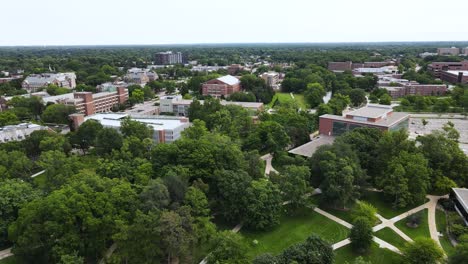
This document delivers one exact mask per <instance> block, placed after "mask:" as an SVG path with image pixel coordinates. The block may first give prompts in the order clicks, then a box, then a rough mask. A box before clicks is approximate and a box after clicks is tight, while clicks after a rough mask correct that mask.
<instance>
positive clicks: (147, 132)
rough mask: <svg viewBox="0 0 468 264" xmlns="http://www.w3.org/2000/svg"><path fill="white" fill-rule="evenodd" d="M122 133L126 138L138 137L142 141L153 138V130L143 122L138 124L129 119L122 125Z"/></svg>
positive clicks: (123, 121)
mask: <svg viewBox="0 0 468 264" xmlns="http://www.w3.org/2000/svg"><path fill="white" fill-rule="evenodd" d="M120 132H122V134H123V135H124V137H131V136H134V137H137V138H139V139H140V140H143V139H145V138H153V129H152V128H151V127H150V126H149V125H147V124H145V123H142V122H138V121H135V120H132V119H130V118H129V117H127V118H124V119H123V120H122V122H121V125H120Z"/></svg>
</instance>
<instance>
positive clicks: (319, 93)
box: [304, 83, 326, 108]
mask: <svg viewBox="0 0 468 264" xmlns="http://www.w3.org/2000/svg"><path fill="white" fill-rule="evenodd" d="M325 94H326V92H325V89H324V88H323V87H322V85H321V84H320V83H309V84H307V89H306V90H305V91H304V97H305V99H306V102H307V103H308V104H309V106H310V107H311V108H315V107H317V106H318V105H320V104H321V103H323V97H324V96H325Z"/></svg>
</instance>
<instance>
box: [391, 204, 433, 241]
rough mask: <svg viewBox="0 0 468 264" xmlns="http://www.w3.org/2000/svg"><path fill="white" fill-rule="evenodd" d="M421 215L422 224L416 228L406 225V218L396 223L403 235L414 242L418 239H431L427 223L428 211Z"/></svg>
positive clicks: (425, 210)
mask: <svg viewBox="0 0 468 264" xmlns="http://www.w3.org/2000/svg"><path fill="white" fill-rule="evenodd" d="M421 212H422V215H421V223H420V224H419V226H418V227H416V228H411V227H409V226H407V225H406V222H407V220H406V218H404V219H402V220H400V221H398V222H396V224H395V226H396V227H398V228H399V229H400V230H401V231H403V233H405V234H406V235H408V236H409V237H411V238H412V239H413V240H414V239H415V238H418V237H427V238H430V237H431V234H430V233H429V225H428V223H427V209H424V210H423V211H421Z"/></svg>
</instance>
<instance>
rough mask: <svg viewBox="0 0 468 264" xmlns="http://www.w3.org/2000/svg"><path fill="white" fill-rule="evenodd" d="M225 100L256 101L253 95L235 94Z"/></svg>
mask: <svg viewBox="0 0 468 264" xmlns="http://www.w3.org/2000/svg"><path fill="white" fill-rule="evenodd" d="M227 100H228V101H235V102H255V101H256V100H257V99H256V98H255V95H254V94H253V93H243V92H235V93H232V94H231V95H229V97H228V98H227Z"/></svg>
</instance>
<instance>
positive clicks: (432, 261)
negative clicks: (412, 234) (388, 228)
mask: <svg viewBox="0 0 468 264" xmlns="http://www.w3.org/2000/svg"><path fill="white" fill-rule="evenodd" d="M402 253H403V259H404V261H405V263H409V264H436V263H439V262H440V261H442V260H443V258H444V251H443V250H442V249H441V248H440V247H439V245H437V244H436V242H435V241H434V240H432V239H431V238H417V239H415V240H414V242H413V243H408V244H407V246H406V247H405V248H403V250H402Z"/></svg>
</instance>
